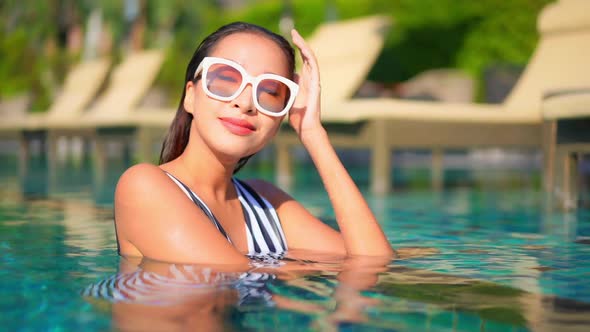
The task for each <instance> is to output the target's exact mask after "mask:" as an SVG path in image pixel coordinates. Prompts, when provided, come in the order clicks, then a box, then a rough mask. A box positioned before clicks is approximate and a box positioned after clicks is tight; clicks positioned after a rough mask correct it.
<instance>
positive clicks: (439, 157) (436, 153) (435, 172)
mask: <svg viewBox="0 0 590 332" xmlns="http://www.w3.org/2000/svg"><path fill="white" fill-rule="evenodd" d="M443 158H444V153H443V150H442V149H440V148H436V149H433V150H432V165H431V170H430V172H431V173H430V175H431V179H430V180H431V185H432V189H433V190H436V191H440V190H442V188H443V185H444V164H443Z"/></svg>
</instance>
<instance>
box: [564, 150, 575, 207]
mask: <svg viewBox="0 0 590 332" xmlns="http://www.w3.org/2000/svg"><path fill="white" fill-rule="evenodd" d="M564 162H565V166H564V174H563V183H564V198H563V204H562V205H563V208H564V209H565V210H574V209H576V208H577V207H578V154H577V153H571V152H570V153H567V154H566V155H565V160H564Z"/></svg>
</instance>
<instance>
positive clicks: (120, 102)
mask: <svg viewBox="0 0 590 332" xmlns="http://www.w3.org/2000/svg"><path fill="white" fill-rule="evenodd" d="M163 60H164V52H163V51H162V50H150V51H139V52H135V53H131V54H130V55H128V56H127V57H126V58H125V59H124V60H123V62H121V63H120V64H118V65H117V66H116V68H115V70H114V71H113V73H112V75H111V78H110V80H109V83H108V88H107V90H106V91H105V92H104V93H103V94H102V95H101V96H100V98H99V99H98V100H97V101H96V103H95V104H94V105H93V106H92V108H91V109H90V110H89V112H90V113H93V115H96V116H100V117H102V116H110V115H113V114H117V113H120V112H127V111H131V110H132V109H133V108H135V107H136V106H137V104H138V103H139V102H140V100H141V98H142V97H143V96H144V95H145V93H146V92H147V91H148V90H149V88H150V87H151V86H152V83H153V81H154V79H155V78H156V75H157V74H158V72H159V71H160V67H161V64H162V61H163Z"/></svg>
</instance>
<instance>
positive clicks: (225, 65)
mask: <svg viewBox="0 0 590 332" xmlns="http://www.w3.org/2000/svg"><path fill="white" fill-rule="evenodd" d="M201 73H203V77H202V79H201V81H202V82H203V90H205V93H206V94H207V95H208V96H209V97H211V98H215V99H217V100H220V101H230V100H233V99H235V98H236V97H237V96H239V95H240V93H242V91H243V90H244V89H245V88H246V85H247V84H248V83H250V84H252V99H253V100H254V105H255V106H256V108H257V109H258V110H259V111H260V112H262V113H264V114H266V115H269V116H276V117H278V116H283V115H285V114H287V112H289V109H291V106H293V102H295V97H296V96H297V93H298V92H299V86H298V85H297V83H295V82H293V81H291V80H290V79H287V78H285V77H283V76H280V75H276V74H261V75H258V76H256V77H253V76H251V75H250V74H248V72H246V70H245V69H244V67H242V66H240V65H239V64H237V63H235V62H233V61H231V60H227V59H223V58H217V57H205V58H204V59H203V61H202V62H201V63H200V64H199V67H198V68H197V70H196V71H195V75H194V77H197V76H198V75H199V74H201Z"/></svg>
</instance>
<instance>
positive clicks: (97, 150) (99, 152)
mask: <svg viewBox="0 0 590 332" xmlns="http://www.w3.org/2000/svg"><path fill="white" fill-rule="evenodd" d="M93 155H94V158H93V164H94V172H93V173H94V176H95V179H96V181H95V185H97V186H98V187H100V186H101V185H102V184H103V182H104V180H105V175H106V165H107V155H106V146H105V140H104V139H101V138H100V136H99V135H98V134H96V135H95V136H94V153H93Z"/></svg>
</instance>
